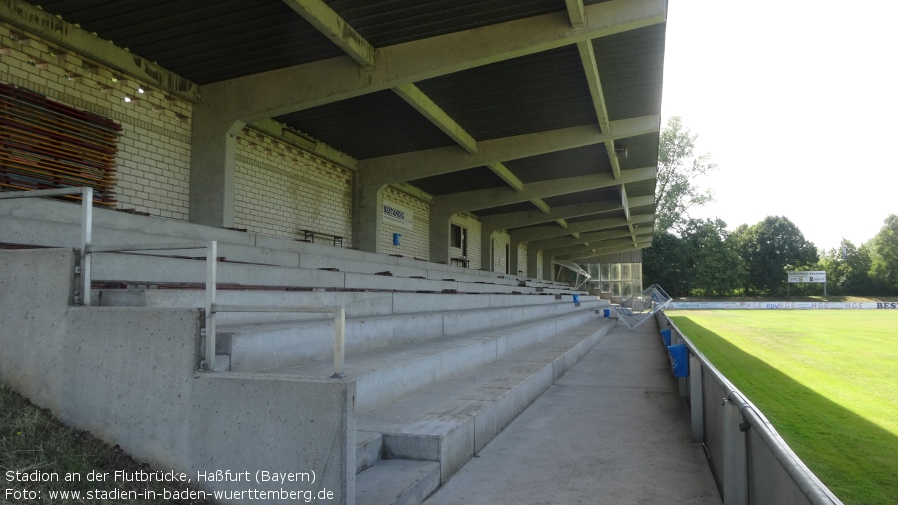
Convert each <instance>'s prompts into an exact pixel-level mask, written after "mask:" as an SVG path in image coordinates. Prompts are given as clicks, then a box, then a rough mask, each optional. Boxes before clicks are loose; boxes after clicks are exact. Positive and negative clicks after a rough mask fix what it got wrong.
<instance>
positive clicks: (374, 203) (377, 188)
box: [352, 184, 386, 253]
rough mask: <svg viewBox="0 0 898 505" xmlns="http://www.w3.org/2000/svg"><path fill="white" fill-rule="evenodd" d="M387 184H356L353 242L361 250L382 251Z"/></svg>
mask: <svg viewBox="0 0 898 505" xmlns="http://www.w3.org/2000/svg"><path fill="white" fill-rule="evenodd" d="M384 188H386V185H385V184H366V185H361V184H356V191H355V194H356V198H355V206H354V208H353V214H354V216H353V226H352V235H353V240H352V243H353V244H354V245H355V247H357V248H358V249H359V250H360V251H366V252H372V253H380V246H381V244H380V235H381V230H382V228H383V203H384V200H383V191H384Z"/></svg>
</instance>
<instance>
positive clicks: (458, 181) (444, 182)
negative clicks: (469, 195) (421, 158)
mask: <svg viewBox="0 0 898 505" xmlns="http://www.w3.org/2000/svg"><path fill="white" fill-rule="evenodd" d="M409 183H410V184H411V185H412V186H415V187H418V188H421V189H423V190H424V191H427V192H428V193H430V194H431V195H434V196H439V195H448V194H451V193H461V192H463V191H476V190H478V189H489V188H501V187H503V186H506V187H507V186H508V184H506V183H505V181H503V180H502V179H500V178H499V176H498V175H496V174H494V173H493V171H492V170H490V169H488V168H486V167H476V168H471V169H468V170H462V171H460V172H452V173H449V174H443V175H437V176H433V177H427V178H424V179H416V180H413V181H409ZM509 191H511V189H509Z"/></svg>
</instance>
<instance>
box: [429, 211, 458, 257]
mask: <svg viewBox="0 0 898 505" xmlns="http://www.w3.org/2000/svg"><path fill="white" fill-rule="evenodd" d="M453 214H455V213H454V212H452V210H451V209H449V208H448V206H446V205H441V204H439V203H437V202H434V203H433V204H432V205H431V206H430V230H429V231H428V232H429V234H430V261H433V262H434V263H445V264H447V265H448V264H449V220H450V219H451V218H452V215H453Z"/></svg>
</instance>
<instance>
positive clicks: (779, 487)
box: [656, 312, 842, 505]
mask: <svg viewBox="0 0 898 505" xmlns="http://www.w3.org/2000/svg"><path fill="white" fill-rule="evenodd" d="M656 317H658V319H659V326H661V327H664V326H665V325H666V326H668V327H669V328H670V329H671V334H672V335H671V340H672V343H677V342H679V343H682V344H685V345H686V346H687V347H688V349H689V354H690V356H689V376H688V377H685V378H682V379H680V381H682V382H681V388H680V391H681V395H683V396H685V397H686V398H688V400H689V406H690V416H691V420H692V438H693V440H694V441H695V442H702V443H703V444H704V446H705V450H706V453H707V455H708V462H709V464H710V465H711V470H712V473H713V474H714V476H715V478H716V480H717V485H718V488H719V490H720V493H721V495H722V497H723V504H724V505H762V504H763V505H777V504H783V505H795V504H807V505H842V502H841V501H840V500H839V499H838V498H837V497H836V496H835V495H834V494H833V493H832V492H831V491H830V490H829V489H828V488H827V487H826V485H824V484H823V483H822V482H821V481H820V479H818V478H817V476H816V475H814V474H813V472H811V471H810V469H808V467H807V466H805V464H804V463H803V462H802V461H801V459H799V458H798V456H797V455H796V454H795V453H794V452H793V451H792V449H791V448H789V446H788V444H787V443H786V442H785V441H784V440H783V438H782V437H781V436H780V435H779V433H777V432H776V430H775V429H774V427H773V425H772V424H771V423H770V421H768V420H767V418H766V417H764V414H763V413H761V411H760V409H758V408H757V407H756V406H755V405H754V404H752V403H751V401H749V400H748V399H747V398H746V397H745V395H743V394H742V392H740V391H739V390H738V389H737V388H736V387H735V386H734V385H733V384H732V383H731V382H730V381H729V380H728V379H727V378H726V377H725V376H724V375H723V374H722V373H720V371H719V370H717V368H715V367H714V365H713V364H711V362H710V361H708V359H707V358H706V357H705V356H704V355H703V354H702V353H701V352H700V351H699V350H698V349H697V348H696V347H695V345H694V344H693V343H692V342H691V341H690V340H689V338H688V337H686V336H685V335H683V333H682V332H681V331H680V329H679V328H677V326H676V325H675V324H674V323H673V322H672V321H670V319H669V318H668V317H667V315H666V314H664V313H663V312H662V313H659V314H658V315H657V316H656Z"/></svg>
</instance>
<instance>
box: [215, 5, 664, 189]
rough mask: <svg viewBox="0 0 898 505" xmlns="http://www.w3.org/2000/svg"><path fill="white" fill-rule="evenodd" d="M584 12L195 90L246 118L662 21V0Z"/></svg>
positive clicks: (232, 116) (230, 118) (228, 116)
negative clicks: (572, 18) (578, 23)
mask: <svg viewBox="0 0 898 505" xmlns="http://www.w3.org/2000/svg"><path fill="white" fill-rule="evenodd" d="M584 12H585V18H586V24H585V26H583V27H582V28H572V27H571V26H570V23H569V22H568V20H567V19H566V16H565V17H559V16H558V15H557V13H550V14H545V15H540V16H533V17H529V18H524V19H518V20H513V21H508V22H505V23H499V24H495V25H490V26H483V27H478V28H472V29H470V30H466V31H462V32H454V33H448V34H444V35H439V36H435V37H430V38H427V39H421V40H414V41H410V42H405V43H401V44H396V45H393V46H388V47H380V48H378V49H377V65H376V66H375V67H374V68H371V69H363V70H362V71H360V70H359V68H358V65H357V64H355V63H352V64H350V62H349V61H347V60H346V58H343V57H340V58H331V59H329V60H324V61H317V62H311V63H306V64H301V65H293V66H290V67H285V68H280V69H275V70H271V71H268V72H264V73H261V74H254V75H249V76H243V77H237V78H234V79H229V80H226V81H222V82H218V83H213V84H208V85H205V86H202V87H201V93H202V96H203V100H204V102H205V103H206V104H208V106H209V107H210V108H212V109H215V110H216V116H217V119H218V120H219V121H222V122H226V123H230V122H235V121H244V122H253V121H256V120H259V119H264V118H269V117H276V116H279V115H282V114H287V113H290V112H296V111H299V110H305V109H309V108H312V107H317V106H320V105H324V104H328V103H333V102H337V101H341V100H345V99H348V98H352V97H357V96H360V95H364V94H368V93H374V92H377V91H383V90H386V89H391V88H396V87H399V86H401V85H403V84H408V83H413V82H418V81H423V80H426V79H430V78H434V77H439V76H443V75H447V74H451V73H454V72H460V71H462V70H467V69H470V68H475V67H479V66H483V65H489V64H491V63H496V62H499V61H504V60H509V59H513V58H519V57H521V56H527V55H531V54H536V53H540V52H544V51H549V50H552V49H557V48H560V47H564V46H568V45H571V44H576V43H578V42H582V41H586V40H591V39H595V38H599V37H605V36H609V35H614V34H617V33H621V32H625V31H628V30H635V29H639V28H644V27H646V26H652V25H656V24H659V23H663V22H665V21H666V19H667V0H626V1H623V0H613V1H609V2H602V3H599V4H595V5H588V6H585V7H584ZM495 161H503V160H495ZM387 182H396V181H387Z"/></svg>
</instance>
